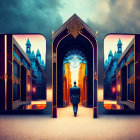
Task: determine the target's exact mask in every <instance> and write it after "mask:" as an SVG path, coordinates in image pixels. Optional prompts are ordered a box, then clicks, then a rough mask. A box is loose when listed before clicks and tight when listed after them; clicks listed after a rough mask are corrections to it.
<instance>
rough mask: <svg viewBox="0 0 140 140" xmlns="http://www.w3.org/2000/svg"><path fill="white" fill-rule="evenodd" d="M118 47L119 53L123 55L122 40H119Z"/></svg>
mask: <svg viewBox="0 0 140 140" xmlns="http://www.w3.org/2000/svg"><path fill="white" fill-rule="evenodd" d="M117 47H118V52H117V53H122V42H121V39H120V38H119V40H118V44H117Z"/></svg>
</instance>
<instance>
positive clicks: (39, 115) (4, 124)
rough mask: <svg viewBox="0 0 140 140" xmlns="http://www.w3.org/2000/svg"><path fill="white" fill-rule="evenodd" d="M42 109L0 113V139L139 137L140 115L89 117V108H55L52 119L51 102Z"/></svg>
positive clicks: (117, 139) (132, 139)
mask: <svg viewBox="0 0 140 140" xmlns="http://www.w3.org/2000/svg"><path fill="white" fill-rule="evenodd" d="M47 107H49V108H48V110H47V109H46V111H44V112H41V111H40V112H32V113H20V114H18V115H17V114H10V115H8V114H4V115H0V140H16V139H17V140H39V139H41V140H104V139H105V140H120V139H121V140H127V139H129V140H139V139H140V115H139V114H133V115H126V114H113V113H112V114H109V115H104V114H100V115H99V118H98V119H93V118H92V109H91V108H84V107H79V109H78V116H77V117H74V116H73V110H72V107H67V108H64V109H58V118H51V103H48V104H47Z"/></svg>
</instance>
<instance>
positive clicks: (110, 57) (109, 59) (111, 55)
mask: <svg viewBox="0 0 140 140" xmlns="http://www.w3.org/2000/svg"><path fill="white" fill-rule="evenodd" d="M112 58H113V53H112V51H111V50H110V52H109V55H108V62H109V63H110V61H111V59H112Z"/></svg>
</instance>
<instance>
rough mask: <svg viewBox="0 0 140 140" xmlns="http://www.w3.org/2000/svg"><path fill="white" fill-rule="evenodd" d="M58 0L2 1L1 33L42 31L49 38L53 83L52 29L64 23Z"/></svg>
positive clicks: (48, 67) (49, 59)
mask: <svg viewBox="0 0 140 140" xmlns="http://www.w3.org/2000/svg"><path fill="white" fill-rule="evenodd" d="M59 8H61V3H60V2H59V1H58V0H18V1H17V0H12V1H11V0H4V1H1V2H0V33H41V34H43V35H44V36H45V37H46V39H47V50H46V51H47V53H46V56H47V80H48V84H50V83H51V71H52V70H51V66H52V65H51V59H52V52H51V51H52V49H51V47H52V45H51V40H52V30H53V31H55V30H56V29H58V28H59V27H60V26H61V25H62V17H61V16H60V15H59V14H58V11H59Z"/></svg>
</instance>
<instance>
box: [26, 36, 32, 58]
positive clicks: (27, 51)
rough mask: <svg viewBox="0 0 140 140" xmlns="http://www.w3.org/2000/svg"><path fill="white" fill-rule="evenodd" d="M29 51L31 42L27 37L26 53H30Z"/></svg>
mask: <svg viewBox="0 0 140 140" xmlns="http://www.w3.org/2000/svg"><path fill="white" fill-rule="evenodd" d="M30 53H31V43H30V40H29V38H28V39H27V42H26V54H27V55H28V54H30Z"/></svg>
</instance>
